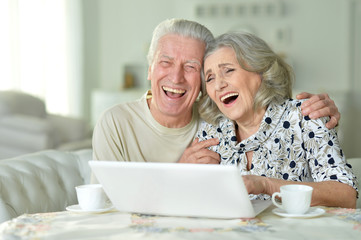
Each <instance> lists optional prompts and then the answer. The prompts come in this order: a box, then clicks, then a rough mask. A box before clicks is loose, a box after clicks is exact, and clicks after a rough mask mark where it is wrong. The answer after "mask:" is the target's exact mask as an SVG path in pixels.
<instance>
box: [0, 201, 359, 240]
mask: <svg viewBox="0 0 361 240" xmlns="http://www.w3.org/2000/svg"><path fill="white" fill-rule="evenodd" d="M272 208H273V207H270V208H269V209H267V210H266V211H264V212H263V213H261V214H260V215H258V216H257V217H256V218H252V219H232V220H222V219H204V218H185V217H164V216H150V215H141V214H126V213H120V212H118V211H111V212H107V213H101V214H89V213H87V214H85V213H73V212H53V213H39V214H25V215H22V216H20V217H18V218H15V219H12V220H10V221H7V222H5V223H2V224H1V225H0V239H4V240H6V239H57V240H58V239H127V240H131V239H155V240H162V239H171V240H177V239H192V240H197V239H207V240H212V239H217V240H222V239H262V240H264V239H277V240H279V239H292V240H297V239H302V240H304V239H307V240H308V239H317V240H321V239H327V240H331V239H338V240H339V239H342V240H344V239H353V240H355V239H361V209H342V208H324V209H325V210H326V213H325V214H324V215H322V216H319V217H315V218H284V217H279V216H277V215H275V214H273V213H272V211H271V210H272Z"/></svg>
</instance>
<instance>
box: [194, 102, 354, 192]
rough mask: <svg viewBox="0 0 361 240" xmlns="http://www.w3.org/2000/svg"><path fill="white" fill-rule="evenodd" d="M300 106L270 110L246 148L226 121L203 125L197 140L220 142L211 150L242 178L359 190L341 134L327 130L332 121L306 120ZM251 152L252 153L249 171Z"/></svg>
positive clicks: (272, 106)
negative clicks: (334, 183)
mask: <svg viewBox="0 0 361 240" xmlns="http://www.w3.org/2000/svg"><path fill="white" fill-rule="evenodd" d="M301 103H302V100H301V101H299V100H292V99H290V100H286V101H285V102H284V103H283V104H281V105H279V104H270V106H269V107H268V108H267V111H266V113H265V115H264V117H263V120H262V122H261V124H260V128H259V130H258V131H257V132H256V133H255V134H254V135H252V136H250V137H249V138H247V139H244V140H243V141H241V142H237V137H236V132H235V125H234V123H233V121H231V120H229V119H227V118H224V119H222V120H221V121H220V123H219V124H218V125H217V126H215V125H211V124H209V123H207V122H205V121H203V122H202V123H201V125H200V129H199V130H198V133H197V137H198V138H199V139H200V141H202V140H206V139H210V138H218V139H219V145H217V146H213V147H210V149H211V150H213V151H215V152H217V153H219V154H220V156H221V164H225V165H230V164H236V165H237V166H238V167H239V169H240V171H241V174H242V175H258V176H265V177H271V178H278V179H283V180H289V181H306V182H307V181H308V182H310V181H314V182H322V181H339V182H341V183H345V184H348V185H350V186H352V187H353V188H355V189H356V190H357V181H356V177H355V175H354V174H353V173H352V170H351V166H350V165H349V164H348V163H346V160H345V156H344V154H343V152H342V149H341V148H340V145H339V141H338V138H337V133H336V130H335V129H331V130H329V129H328V128H326V126H325V124H326V122H327V120H328V118H320V119H316V120H311V119H310V118H309V117H308V116H303V115H302V113H301V107H300V106H301ZM248 151H253V158H252V166H251V169H250V170H249V171H248V170H247V159H246V152H248ZM251 197H252V198H257V196H251ZM258 198H261V199H265V198H269V196H268V195H259V196H258Z"/></svg>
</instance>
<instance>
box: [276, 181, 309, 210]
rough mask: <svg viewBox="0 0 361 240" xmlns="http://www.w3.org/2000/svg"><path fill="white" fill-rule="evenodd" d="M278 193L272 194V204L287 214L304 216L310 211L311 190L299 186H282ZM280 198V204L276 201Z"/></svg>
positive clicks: (307, 187)
mask: <svg viewBox="0 0 361 240" xmlns="http://www.w3.org/2000/svg"><path fill="white" fill-rule="evenodd" d="M280 190H281V191H280V192H275V193H273V194H272V202H273V204H274V205H276V206H277V207H279V208H281V209H283V210H285V211H286V212H287V213H289V214H304V213H306V212H307V211H308V210H309V209H310V205H311V198H312V191H313V188H312V187H310V186H306V185H301V184H291V185H284V186H281V187H280ZM277 196H278V197H281V199H282V204H279V203H278V202H277V201H276V199H275V198H276V197H277Z"/></svg>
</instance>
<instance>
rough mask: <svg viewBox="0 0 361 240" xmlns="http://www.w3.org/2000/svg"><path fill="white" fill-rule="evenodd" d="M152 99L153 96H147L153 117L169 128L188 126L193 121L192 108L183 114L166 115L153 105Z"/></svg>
mask: <svg viewBox="0 0 361 240" xmlns="http://www.w3.org/2000/svg"><path fill="white" fill-rule="evenodd" d="M151 100H152V99H151V98H149V97H147V103H148V108H149V110H150V113H151V114H152V116H153V118H154V119H155V120H156V121H157V122H158V123H159V124H160V125H162V126H164V127H167V128H182V127H185V126H187V125H188V124H189V123H190V122H191V121H192V115H193V114H192V110H191V111H190V112H189V113H184V114H182V116H172V115H165V114H162V113H161V112H160V111H159V110H158V109H155V108H154V107H153V105H152V104H151Z"/></svg>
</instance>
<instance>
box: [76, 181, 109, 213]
mask: <svg viewBox="0 0 361 240" xmlns="http://www.w3.org/2000/svg"><path fill="white" fill-rule="evenodd" d="M75 189H76V194H77V197H78V202H79V206H80V208H81V209H82V210H85V211H93V210H97V209H103V208H105V207H106V203H107V197H106V195H105V192H104V190H103V187H102V185H101V184H86V185H80V186H77V187H75Z"/></svg>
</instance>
